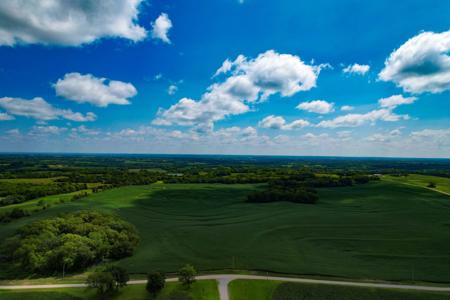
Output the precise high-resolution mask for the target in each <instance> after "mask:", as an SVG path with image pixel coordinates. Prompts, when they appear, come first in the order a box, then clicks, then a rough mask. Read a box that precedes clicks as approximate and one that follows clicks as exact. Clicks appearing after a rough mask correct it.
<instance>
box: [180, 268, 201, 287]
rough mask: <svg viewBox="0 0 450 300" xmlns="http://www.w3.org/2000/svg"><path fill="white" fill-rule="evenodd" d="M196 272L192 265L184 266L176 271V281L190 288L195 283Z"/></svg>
mask: <svg viewBox="0 0 450 300" xmlns="http://www.w3.org/2000/svg"><path fill="white" fill-rule="evenodd" d="M195 275H197V271H196V270H195V268H194V267H193V266H192V265H189V264H188V265H185V266H184V267H182V268H181V269H180V270H179V271H178V280H179V281H180V282H181V284H182V285H184V286H186V287H190V286H191V285H192V284H193V283H194V282H195Z"/></svg>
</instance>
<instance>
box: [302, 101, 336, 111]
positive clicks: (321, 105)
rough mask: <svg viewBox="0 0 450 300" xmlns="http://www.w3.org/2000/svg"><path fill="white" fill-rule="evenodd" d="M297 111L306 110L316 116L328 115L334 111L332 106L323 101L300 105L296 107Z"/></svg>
mask: <svg viewBox="0 0 450 300" xmlns="http://www.w3.org/2000/svg"><path fill="white" fill-rule="evenodd" d="M297 109H301V110H306V111H309V112H313V113H317V114H328V113H330V112H332V111H334V104H333V103H330V102H327V101H324V100H314V101H309V102H302V103H300V104H299V105H297Z"/></svg>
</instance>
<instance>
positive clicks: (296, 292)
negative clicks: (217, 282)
mask: <svg viewBox="0 0 450 300" xmlns="http://www.w3.org/2000/svg"><path fill="white" fill-rule="evenodd" d="M229 290H230V300H286V299H289V300H306V299H314V300H329V299H333V300H361V299H364V300H372V299H373V300H378V299H383V300H419V299H427V300H444V299H449V297H450V294H449V293H434V292H422V291H413V290H391V289H382V288H366V287H350V286H332V285H323V284H320V285H319V284H306V283H293V282H281V281H267V280H233V281H232V282H230V285H229Z"/></svg>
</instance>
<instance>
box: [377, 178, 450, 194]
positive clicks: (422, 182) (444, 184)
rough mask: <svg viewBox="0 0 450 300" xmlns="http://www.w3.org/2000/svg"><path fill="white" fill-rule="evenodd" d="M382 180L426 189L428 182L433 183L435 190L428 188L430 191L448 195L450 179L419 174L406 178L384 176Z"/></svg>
mask: <svg viewBox="0 0 450 300" xmlns="http://www.w3.org/2000/svg"><path fill="white" fill-rule="evenodd" d="M382 178H383V180H388V181H394V182H398V183H404V184H410V185H415V186H420V187H426V188H428V187H427V186H428V184H429V183H430V182H433V183H435V184H436V188H430V189H431V190H436V191H439V192H444V193H447V194H450V178H445V177H438V176H430V175H419V174H409V175H408V176H390V175H385V176H383V177H382Z"/></svg>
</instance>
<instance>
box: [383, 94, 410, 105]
mask: <svg viewBox="0 0 450 300" xmlns="http://www.w3.org/2000/svg"><path fill="white" fill-rule="evenodd" d="M416 100H417V98H416V97H403V96H402V95H393V96H390V97H387V98H382V99H380V100H378V103H379V104H380V106H381V107H387V108H395V107H397V106H399V105H402V104H411V103H414V101H416Z"/></svg>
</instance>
